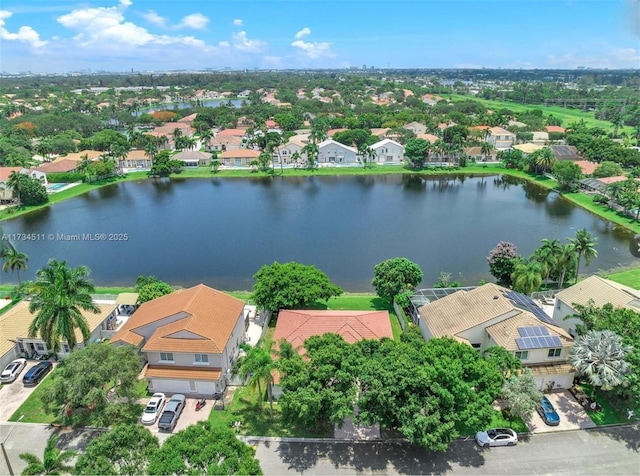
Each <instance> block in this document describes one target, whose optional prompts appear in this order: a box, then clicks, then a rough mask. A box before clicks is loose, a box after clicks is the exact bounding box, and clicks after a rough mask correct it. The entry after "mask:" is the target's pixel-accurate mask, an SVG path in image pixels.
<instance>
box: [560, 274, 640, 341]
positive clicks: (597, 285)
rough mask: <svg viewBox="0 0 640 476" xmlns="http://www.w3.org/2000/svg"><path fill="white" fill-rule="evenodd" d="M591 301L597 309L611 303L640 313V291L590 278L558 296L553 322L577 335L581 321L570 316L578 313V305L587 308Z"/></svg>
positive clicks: (595, 277)
mask: <svg viewBox="0 0 640 476" xmlns="http://www.w3.org/2000/svg"><path fill="white" fill-rule="evenodd" d="M589 301H593V305H594V306H596V307H602V306H604V305H605V304H608V303H611V304H613V307H615V308H618V307H626V308H628V309H631V310H633V311H635V312H640V291H637V290H635V289H633V288H630V287H629V286H624V285H623V284H619V283H616V282H615V281H610V280H608V279H604V278H601V277H600V276H589V277H588V278H587V279H584V280H583V281H580V282H579V283H577V284H574V285H573V286H571V287H568V288H567V289H563V290H562V291H560V292H559V293H557V294H556V302H555V307H554V309H553V320H554V321H556V322H557V323H558V325H560V326H562V327H563V328H564V329H565V330H566V331H567V332H569V334H571V335H575V331H576V324H580V323H581V321H580V319H579V318H577V317H570V316H573V315H575V314H577V313H578V311H577V310H576V305H580V306H586V305H588V304H589Z"/></svg>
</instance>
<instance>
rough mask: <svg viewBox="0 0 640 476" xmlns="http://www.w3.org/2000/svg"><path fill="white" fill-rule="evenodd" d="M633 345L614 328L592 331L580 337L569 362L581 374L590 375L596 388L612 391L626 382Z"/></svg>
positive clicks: (572, 348) (590, 379) (570, 354)
mask: <svg viewBox="0 0 640 476" xmlns="http://www.w3.org/2000/svg"><path fill="white" fill-rule="evenodd" d="M629 352H631V346H627V345H625V344H624V343H623V342H622V338H621V337H620V336H619V335H618V334H616V333H615V332H613V331H609V330H603V331H594V330H591V331H588V332H587V333H586V334H584V335H582V336H579V337H578V338H577V339H576V340H575V341H574V343H573V347H571V351H570V352H569V363H571V365H573V367H574V368H575V369H576V372H577V373H578V375H580V376H584V377H586V378H587V379H588V380H589V382H590V383H591V384H592V385H593V386H594V387H600V388H601V389H602V390H611V389H613V388H614V387H617V386H618V385H621V384H622V382H623V381H624V377H625V375H626V374H628V373H629V372H630V371H631V367H630V365H629V362H627V361H626V360H625V356H626V355H627V354H628V353H629Z"/></svg>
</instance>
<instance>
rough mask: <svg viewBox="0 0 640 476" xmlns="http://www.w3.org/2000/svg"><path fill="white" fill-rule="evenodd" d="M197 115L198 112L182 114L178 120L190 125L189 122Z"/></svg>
mask: <svg viewBox="0 0 640 476" xmlns="http://www.w3.org/2000/svg"><path fill="white" fill-rule="evenodd" d="M197 116H198V113H197V112H195V113H193V114H189V115H188V116H184V117H183V118H182V119H178V122H181V123H184V124H189V125H191V123H192V122H193V121H195V120H196V117H197Z"/></svg>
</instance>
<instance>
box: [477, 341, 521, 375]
mask: <svg viewBox="0 0 640 476" xmlns="http://www.w3.org/2000/svg"><path fill="white" fill-rule="evenodd" d="M482 355H483V357H484V358H485V359H486V361H487V362H489V363H490V364H492V365H494V366H495V367H496V368H497V369H498V370H499V371H500V372H501V373H502V375H504V376H505V377H510V376H511V375H515V374H517V373H518V371H519V370H520V369H522V362H521V361H520V359H518V358H517V357H516V356H514V355H513V353H511V352H509V351H508V350H507V349H505V348H504V347H499V346H496V345H494V346H492V347H489V348H487V349H486V350H485V351H484V352H483V353H482Z"/></svg>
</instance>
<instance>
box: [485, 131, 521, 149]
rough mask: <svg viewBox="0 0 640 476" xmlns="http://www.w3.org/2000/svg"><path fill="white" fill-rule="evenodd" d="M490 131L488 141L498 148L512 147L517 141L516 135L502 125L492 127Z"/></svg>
mask: <svg viewBox="0 0 640 476" xmlns="http://www.w3.org/2000/svg"><path fill="white" fill-rule="evenodd" d="M489 132H490V134H489V135H488V136H487V139H486V141H487V142H488V143H489V144H491V145H492V146H493V147H494V148H495V149H496V150H507V149H510V148H511V146H512V145H513V144H514V142H515V141H516V135H515V134H514V133H513V132H509V131H508V130H506V129H503V128H502V127H492V128H490V129H489Z"/></svg>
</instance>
